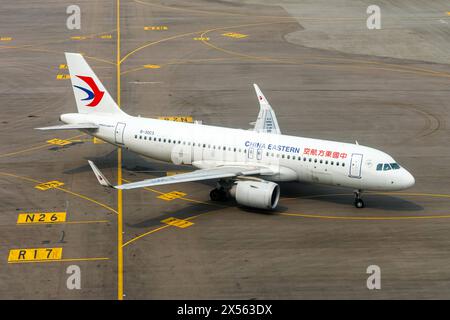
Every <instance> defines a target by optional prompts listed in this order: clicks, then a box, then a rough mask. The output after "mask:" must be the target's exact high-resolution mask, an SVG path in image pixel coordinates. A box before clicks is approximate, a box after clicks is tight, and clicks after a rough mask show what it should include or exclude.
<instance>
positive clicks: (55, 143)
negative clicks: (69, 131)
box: [47, 138, 72, 146]
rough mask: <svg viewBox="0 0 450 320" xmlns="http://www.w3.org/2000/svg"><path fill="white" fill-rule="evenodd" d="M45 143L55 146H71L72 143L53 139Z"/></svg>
mask: <svg viewBox="0 0 450 320" xmlns="http://www.w3.org/2000/svg"><path fill="white" fill-rule="evenodd" d="M47 143H50V144H54V145H57V146H66V145H68V144H71V143H72V141H69V140H63V139H57V138H55V139H51V140H47Z"/></svg>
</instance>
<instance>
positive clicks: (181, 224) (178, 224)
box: [161, 218, 194, 228]
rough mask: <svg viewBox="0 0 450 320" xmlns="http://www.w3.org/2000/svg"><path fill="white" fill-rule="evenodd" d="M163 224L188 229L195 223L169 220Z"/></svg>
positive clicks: (174, 219) (163, 221) (165, 220)
mask: <svg viewBox="0 0 450 320" xmlns="http://www.w3.org/2000/svg"><path fill="white" fill-rule="evenodd" d="M161 222H162V223H165V224H168V225H171V226H174V227H178V228H187V227H190V226H192V225H193V224H194V223H193V222H190V221H187V220H182V219H177V218H167V219H164V220H162V221H161Z"/></svg>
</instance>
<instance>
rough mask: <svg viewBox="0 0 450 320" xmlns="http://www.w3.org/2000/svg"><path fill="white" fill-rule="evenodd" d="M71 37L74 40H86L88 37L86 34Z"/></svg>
mask: <svg viewBox="0 0 450 320" xmlns="http://www.w3.org/2000/svg"><path fill="white" fill-rule="evenodd" d="M70 39H72V40H86V37H84V36H73V37H70Z"/></svg>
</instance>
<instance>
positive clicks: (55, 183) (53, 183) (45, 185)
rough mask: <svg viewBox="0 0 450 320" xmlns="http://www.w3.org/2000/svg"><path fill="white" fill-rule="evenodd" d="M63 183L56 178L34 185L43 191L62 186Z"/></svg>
mask: <svg viewBox="0 0 450 320" xmlns="http://www.w3.org/2000/svg"><path fill="white" fill-rule="evenodd" d="M63 185H64V183H63V182H61V181H57V180H53V181H49V182H44V183H40V184H38V185H36V186H34V187H35V188H36V189H39V190H42V191H45V190H48V189H53V188H57V187H61V186H63Z"/></svg>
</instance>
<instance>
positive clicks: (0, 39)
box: [0, 37, 13, 41]
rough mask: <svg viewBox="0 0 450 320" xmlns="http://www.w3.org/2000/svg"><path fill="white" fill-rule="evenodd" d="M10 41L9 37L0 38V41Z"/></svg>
mask: <svg viewBox="0 0 450 320" xmlns="http://www.w3.org/2000/svg"><path fill="white" fill-rule="evenodd" d="M12 39H13V38H11V37H0V41H11V40H12Z"/></svg>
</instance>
